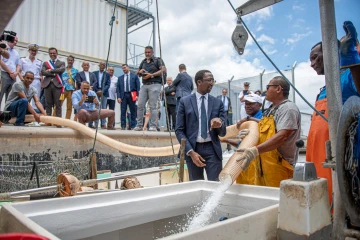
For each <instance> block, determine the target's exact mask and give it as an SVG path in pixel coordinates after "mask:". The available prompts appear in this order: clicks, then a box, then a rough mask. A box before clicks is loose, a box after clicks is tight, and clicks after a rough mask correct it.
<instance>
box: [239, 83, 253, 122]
mask: <svg viewBox="0 0 360 240" xmlns="http://www.w3.org/2000/svg"><path fill="white" fill-rule="evenodd" d="M249 88H250V83H249V82H244V90H242V91H241V92H240V93H239V100H240V104H241V107H240V120H241V119H243V118H246V117H247V116H248V115H247V114H246V111H245V102H244V97H245V96H246V95H249V94H251V93H254V92H253V91H251V90H249Z"/></svg>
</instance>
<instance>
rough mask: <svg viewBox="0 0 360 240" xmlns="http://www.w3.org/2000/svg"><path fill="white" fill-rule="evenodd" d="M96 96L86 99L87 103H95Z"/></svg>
mask: <svg viewBox="0 0 360 240" xmlns="http://www.w3.org/2000/svg"><path fill="white" fill-rule="evenodd" d="M94 98H95V96H88V97H87V100H86V101H85V102H86V103H93V102H94Z"/></svg>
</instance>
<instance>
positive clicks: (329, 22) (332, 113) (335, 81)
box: [319, 0, 345, 239]
mask: <svg viewBox="0 0 360 240" xmlns="http://www.w3.org/2000/svg"><path fill="white" fill-rule="evenodd" d="M319 9H320V22H321V34H322V48H323V56H324V71H325V76H326V78H325V81H326V95H327V101H328V104H327V105H328V108H329V118H328V119H329V133H330V141H331V146H332V148H331V149H332V156H333V157H334V159H335V161H336V152H335V149H336V148H335V146H336V129H337V122H338V119H339V116H340V109H341V102H342V99H341V88H340V73H339V69H340V68H339V56H338V44H337V36H336V23H335V7H334V0H319ZM332 176H333V178H332V179H333V191H334V199H333V202H334V225H333V235H332V236H333V239H345V236H344V226H345V222H344V221H345V209H344V206H343V203H342V200H341V196H340V192H339V185H338V181H337V174H336V171H333V175H332Z"/></svg>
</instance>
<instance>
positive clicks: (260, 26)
mask: <svg viewBox="0 0 360 240" xmlns="http://www.w3.org/2000/svg"><path fill="white" fill-rule="evenodd" d="M263 29H264V26H263V25H262V24H260V25H259V26H258V27H257V28H256V31H257V32H259V31H261V30H263Z"/></svg>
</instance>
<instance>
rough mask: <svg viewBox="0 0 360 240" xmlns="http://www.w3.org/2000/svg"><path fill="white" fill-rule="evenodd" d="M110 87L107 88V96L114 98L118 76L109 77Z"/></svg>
mask: <svg viewBox="0 0 360 240" xmlns="http://www.w3.org/2000/svg"><path fill="white" fill-rule="evenodd" d="M110 81H111V82H110V88H109V97H108V99H111V100H116V85H117V81H118V78H117V77H116V76H112V77H111V78H110Z"/></svg>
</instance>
